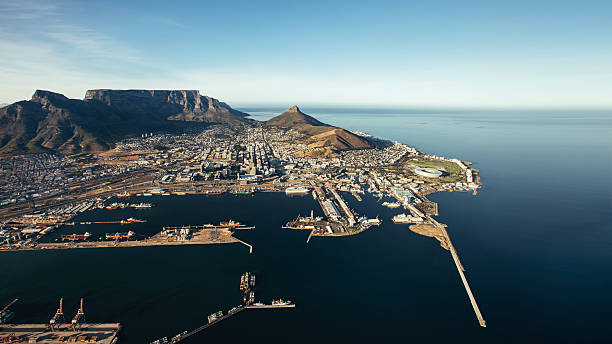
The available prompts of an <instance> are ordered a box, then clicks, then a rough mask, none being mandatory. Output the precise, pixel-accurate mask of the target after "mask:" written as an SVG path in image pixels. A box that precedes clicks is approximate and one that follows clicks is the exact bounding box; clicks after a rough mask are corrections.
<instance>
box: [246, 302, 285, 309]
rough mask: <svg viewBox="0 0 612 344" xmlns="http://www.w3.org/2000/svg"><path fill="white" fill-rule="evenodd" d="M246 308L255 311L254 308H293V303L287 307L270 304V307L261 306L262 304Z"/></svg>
mask: <svg viewBox="0 0 612 344" xmlns="http://www.w3.org/2000/svg"><path fill="white" fill-rule="evenodd" d="M246 308H254V309H256V308H259V309H266V308H295V304H294V303H291V304H288V305H272V304H270V305H263V304H258V305H256V304H251V305H248V306H247V307H246Z"/></svg>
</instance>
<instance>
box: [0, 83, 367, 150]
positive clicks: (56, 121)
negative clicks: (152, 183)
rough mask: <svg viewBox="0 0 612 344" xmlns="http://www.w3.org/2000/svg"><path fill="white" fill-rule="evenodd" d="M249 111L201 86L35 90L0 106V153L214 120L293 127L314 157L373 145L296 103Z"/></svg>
mask: <svg viewBox="0 0 612 344" xmlns="http://www.w3.org/2000/svg"><path fill="white" fill-rule="evenodd" d="M248 116H249V114H247V113H244V112H241V111H239V110H236V109H233V108H232V107H231V106H229V105H228V104H227V103H224V102H222V101H219V100H218V99H215V98H212V97H209V96H205V95H202V94H200V91H198V90H136V89H132V90H113V89H93V90H87V91H86V92H85V97H84V98H83V99H82V100H81V99H70V98H67V97H66V96H64V95H63V94H60V93H56V92H52V91H47V90H36V91H35V92H34V94H33V95H32V98H31V99H30V100H23V101H19V102H16V103H13V104H9V105H7V106H5V107H2V108H0V156H7V155H15V154H23V153H39V152H59V153H64V154H71V153H80V152H99V151H105V150H108V149H112V148H113V147H114V144H115V143H116V142H117V141H119V140H121V139H123V138H126V137H130V136H136V135H140V134H141V133H143V132H149V131H156V130H171V129H179V128H184V127H192V126H198V125H201V126H207V125H210V124H222V125H227V126H229V127H231V128H234V129H236V128H239V127H242V126H252V125H259V124H261V125H263V126H268V127H282V128H289V129H294V130H296V131H297V132H298V133H300V134H301V135H302V136H303V137H302V139H301V142H302V143H305V144H307V145H308V147H309V151H310V152H311V153H312V154H313V155H315V156H332V155H334V154H337V153H338V152H340V151H344V150H352V149H365V148H371V147H372V145H371V143H370V142H369V141H368V140H367V139H365V138H363V137H361V136H358V135H355V134H353V133H351V132H349V131H347V130H344V129H342V128H338V127H334V126H331V125H328V124H325V123H322V122H320V121H319V120H317V119H315V118H314V117H312V116H310V115H307V114H305V113H303V112H302V111H301V110H300V109H299V108H298V107H297V105H294V106H292V107H290V108H288V109H287V110H286V111H284V112H283V113H282V114H280V115H278V116H276V117H274V118H272V119H269V120H268V121H264V122H259V121H255V120H253V119H250V118H248ZM309 154H310V153H309Z"/></svg>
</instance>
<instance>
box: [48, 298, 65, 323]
mask: <svg viewBox="0 0 612 344" xmlns="http://www.w3.org/2000/svg"><path fill="white" fill-rule="evenodd" d="M63 302H64V298H60V300H59V308H58V309H57V311H56V312H55V315H54V316H53V318H51V320H49V327H51V331H53V329H54V327H55V324H61V323H63V322H64V311H63V309H62V303H63Z"/></svg>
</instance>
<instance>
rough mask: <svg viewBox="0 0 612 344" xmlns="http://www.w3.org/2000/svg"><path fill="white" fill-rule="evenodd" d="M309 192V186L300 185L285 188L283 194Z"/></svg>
mask: <svg viewBox="0 0 612 344" xmlns="http://www.w3.org/2000/svg"><path fill="white" fill-rule="evenodd" d="M309 192H310V189H309V188H305V187H302V186H299V187H297V186H291V187H288V188H286V189H285V194H287V195H304V194H307V193H309Z"/></svg>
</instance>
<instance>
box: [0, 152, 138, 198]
mask: <svg viewBox="0 0 612 344" xmlns="http://www.w3.org/2000/svg"><path fill="white" fill-rule="evenodd" d="M138 169H139V167H138V166H125V165H114V164H103V163H98V162H97V161H96V159H91V158H90V157H88V156H85V155H77V156H63V157H62V156H58V155H54V154H30V155H20V156H14V157H9V158H4V159H0V207H1V206H6V205H10V204H15V203H19V202H35V201H36V200H37V198H40V197H48V196H53V195H55V194H59V193H61V192H63V191H65V190H66V189H68V188H71V187H73V186H75V185H79V184H86V183H91V182H95V181H96V180H98V179H100V178H103V177H112V176H121V175H123V174H125V173H129V172H132V171H135V170H138Z"/></svg>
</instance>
